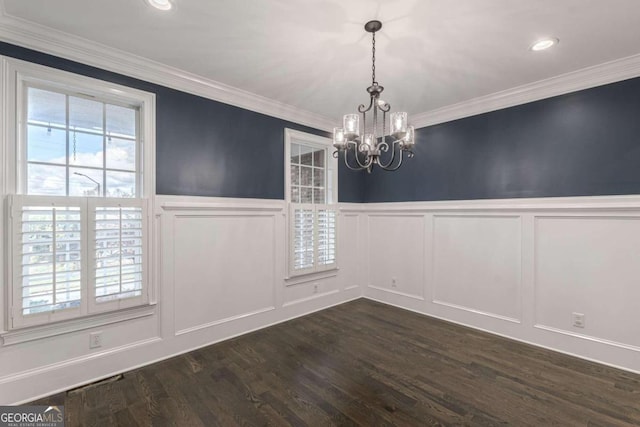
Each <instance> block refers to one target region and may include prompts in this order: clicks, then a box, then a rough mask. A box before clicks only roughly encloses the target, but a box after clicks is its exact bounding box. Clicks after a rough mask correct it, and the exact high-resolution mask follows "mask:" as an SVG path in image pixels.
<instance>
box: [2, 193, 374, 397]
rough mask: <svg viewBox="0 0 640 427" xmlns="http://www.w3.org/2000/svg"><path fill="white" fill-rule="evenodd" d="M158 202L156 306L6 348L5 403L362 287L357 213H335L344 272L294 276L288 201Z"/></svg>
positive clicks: (311, 307) (346, 296) (340, 298)
mask: <svg viewBox="0 0 640 427" xmlns="http://www.w3.org/2000/svg"><path fill="white" fill-rule="evenodd" d="M154 205H155V213H154V215H153V218H154V226H153V232H154V233H155V236H154V237H155V243H156V251H155V253H154V254H152V255H153V260H154V266H153V272H154V276H155V282H156V287H155V291H156V293H155V294H154V295H152V300H153V301H154V302H157V305H156V309H155V312H154V313H152V314H150V315H147V316H144V317H141V318H136V319H132V320H127V321H123V322H119V323H112V324H108V325H103V326H101V327H97V328H89V329H85V330H82V331H76V332H70V333H65V334H62V335H58V336H55V337H50V338H43V339H36V340H32V341H28V342H23V343H16V344H13V345H7V346H2V347H0V404H18V403H23V402H27V401H30V400H32V399H35V398H38V397H41V396H46V395H49V394H52V393H55V392H58V391H63V390H67V389H69V388H73V387H76V386H79V385H82V384H86V383H89V382H93V381H96V380H99V379H102V378H106V377H109V376H111V375H114V374H116V373H120V372H126V371H128V370H131V369H134V368H136V367H139V366H143V365H147V364H149V363H153V362H155V361H158V360H162V359H165V358H168V357H171V356H174V355H177V354H180V353H184V352H187V351H190V350H193V349H195V348H199V347H203V346H207V345H210V344H212V343H215V342H218V341H221V340H224V339H228V338H231V337H234V336H237V335H241V334H244V333H247V332H250V331H253V330H256V329H260V328H263V327H266V326H269V325H272V324H275V323H279V322H282V321H285V320H288V319H291V318H294V317H298V316H301V315H304V314H307V313H310V312H313V311H317V310H321V309H324V308H327V307H329V306H332V305H336V304H340V303H343V302H346V301H349V300H352V299H355V298H359V297H361V295H362V289H361V287H360V286H359V284H360V282H359V281H358V280H357V277H358V275H359V274H360V273H359V272H360V268H361V264H362V263H361V254H360V252H359V251H357V250H353V249H354V248H360V247H362V244H361V243H360V238H361V230H360V227H359V224H360V218H361V216H362V215H361V214H349V216H348V217H346V216H345V215H343V214H340V215H339V217H338V230H339V232H338V233H339V234H338V245H339V248H341V249H340V250H339V251H338V254H339V257H340V258H339V260H338V265H339V267H342V264H344V265H345V267H344V270H343V268H339V269H338V270H335V271H332V272H325V273H323V274H320V275H316V276H310V277H307V278H301V279H298V280H296V281H289V280H285V261H286V259H285V257H286V253H287V252H286V235H285V230H286V216H285V214H286V209H285V203H284V202H283V201H278V200H249V199H222V198H207V197H177V196H157V197H156V198H155V203H154ZM344 206H345V207H347V208H348V207H350V206H352V205H347V204H345V205H344ZM342 229H344V230H345V234H344V236H343V235H341V234H340V230H342ZM343 271H344V274H343ZM0 310H1V309H0ZM1 314H2V313H0V315H1ZM95 331H102V334H103V346H102V348H98V349H94V350H89V334H90V333H92V332H95Z"/></svg>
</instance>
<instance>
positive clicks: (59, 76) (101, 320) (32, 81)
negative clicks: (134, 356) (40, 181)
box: [0, 56, 157, 344]
mask: <svg viewBox="0 0 640 427" xmlns="http://www.w3.org/2000/svg"><path fill="white" fill-rule="evenodd" d="M0 83H1V84H0V97H1V102H2V105H3V110H4V113H3V114H0V116H1V117H0V137H1V138H2V141H1V142H2V144H1V147H0V165H2V167H3V169H4V172H3V173H2V175H0V190H1V191H2V193H0V194H1V195H2V196H3V198H4V199H6V201H5V204H9V203H10V202H9V200H10V199H11V196H13V195H16V196H21V197H28V198H30V199H32V200H37V199H36V198H43V199H48V200H53V199H58V200H60V202H58V201H56V202H55V203H59V204H61V205H62V204H64V200H65V199H66V200H69V201H71V200H74V199H81V200H84V202H83V203H86V206H87V207H86V209H85V213H86V219H85V218H84V217H83V221H84V222H83V225H85V227H86V228H85V229H83V234H82V240H83V242H90V241H92V240H91V239H92V236H94V233H93V231H92V230H90V229H89V228H90V225H91V224H92V221H91V216H90V214H89V211H90V209H89V207H90V206H96V205H97V206H108V205H113V204H118V203H120V204H122V205H123V206H125V205H132V204H133V205H142V206H144V209H143V212H144V214H143V223H144V225H143V227H144V229H143V236H144V239H143V240H144V241H143V257H144V267H143V269H144V272H143V283H144V284H143V295H144V298H142V299H137V297H135V298H133V299H137V300H136V301H135V303H134V302H133V301H131V302H124V300H122V301H123V303H120V304H111V303H106V305H105V306H103V307H106V306H107V305H110V306H111V307H110V308H109V309H108V310H103V309H101V310H97V309H92V308H91V306H92V305H93V306H94V307H95V305H96V303H95V301H93V300H90V298H91V295H92V293H95V290H92V289H90V288H92V287H93V286H91V283H92V282H93V271H92V269H91V268H87V269H86V271H84V270H83V275H82V279H81V280H82V291H81V292H82V301H81V305H82V306H83V307H84V313H82V314H79V315H70V316H63V315H62V313H63V312H64V311H65V310H62V311H60V312H59V314H60V316H55V317H56V318H55V319H54V318H51V319H50V320H49V321H47V322H44V323H42V322H40V323H39V324H38V325H31V322H18V324H17V325H15V324H14V322H13V319H15V315H16V313H15V311H16V307H14V292H16V287H17V286H16V284H15V283H14V271H13V270H14V268H15V262H14V258H15V257H17V256H19V255H18V254H17V253H16V252H15V249H14V242H13V240H14V237H13V235H12V232H13V230H12V227H13V225H14V224H13V222H14V221H15V219H13V218H10V217H9V218H2V216H3V215H2V212H0V219H2V220H3V221H2V222H1V226H2V227H4V230H5V231H7V233H4V234H5V235H6V236H7V237H6V239H5V241H4V242H0V243H3V245H1V246H3V247H6V248H7V249H8V250H7V251H5V252H4V254H3V253H2V251H1V249H0V255H3V256H2V258H1V261H3V264H4V266H5V267H6V269H5V272H4V275H3V274H1V273H2V271H0V277H3V278H6V279H7V281H6V283H7V292H6V293H5V292H3V293H2V294H4V295H5V296H6V299H4V300H3V298H2V296H0V304H2V311H5V316H3V319H0V336H1V337H2V338H4V341H5V344H6V343H7V342H11V343H18V342H24V341H29V340H32V339H39V338H43V337H47V336H53V335H58V334H60V333H66V332H72V331H75V330H81V329H86V327H87V326H86V325H88V324H91V326H99V325H103V324H108V323H114V322H119V321H123V320H127V319H133V318H137V317H142V316H147V315H150V314H153V313H154V312H155V305H156V304H157V301H156V300H155V295H156V290H155V280H154V276H155V271H156V266H155V265H152V262H153V261H154V260H155V257H154V254H153V249H154V236H153V233H154V227H153V226H152V224H151V220H150V218H151V217H152V212H153V206H154V199H155V116H156V107H155V100H156V96H155V94H154V93H150V92H145V91H142V90H139V89H135V88H131V87H127V86H123V85H119V84H115V83H110V82H107V81H103V80H99V79H95V78H92V77H87V76H82V75H79V74H74V73H70V72H67V71H62V70H59V69H56V68H51V67H46V66H43V65H38V64H34V63H31V62H26V61H22V60H18V59H14V58H9V57H4V56H0ZM27 86H29V87H36V88H43V89H45V90H47V89H48V90H54V91H60V92H62V93H65V94H67V95H72V96H76V95H78V96H81V97H85V98H86V97H89V99H91V98H92V97H95V98H97V99H98V100H99V101H101V102H106V103H111V104H114V105H123V104H124V105H127V106H135V107H136V108H137V109H138V112H137V132H138V133H139V135H137V140H138V143H137V145H136V171H135V173H136V181H137V183H136V187H137V194H136V197H135V198H121V199H119V198H114V197H105V196H100V197H73V196H38V195H26V194H25V193H26V185H27V181H26V177H27V174H26V169H27V157H26V144H27V140H26V126H27V120H26V111H27V103H28V99H27V97H26V93H27ZM94 199H95V200H94ZM29 204H31V203H29ZM7 211H8V209H7ZM5 212H6V211H5ZM9 214H10V213H9ZM82 250H83V256H84V257H86V258H84V259H83V262H86V263H89V262H90V259H93V256H94V255H93V254H92V248H87V247H83V248H82ZM87 265H88V264H87ZM0 268H1V267H0ZM92 303H93V304H92ZM98 305H102V303H101V304H98ZM115 305H117V307H116V306H115ZM19 314H20V315H22V312H21V310H20V313H19ZM54 314H58V313H54ZM28 316H29V317H31V316H32V315H28ZM22 317H23V319H24V316H22ZM18 325H19V326H18Z"/></svg>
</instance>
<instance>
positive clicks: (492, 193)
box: [364, 79, 640, 202]
mask: <svg viewBox="0 0 640 427" xmlns="http://www.w3.org/2000/svg"><path fill="white" fill-rule="evenodd" d="M416 141H417V144H416V150H415V151H416V156H415V157H414V158H413V159H410V160H407V161H406V162H405V163H404V164H403V166H402V168H401V169H400V170H399V171H397V172H393V173H384V172H380V171H375V172H374V173H372V174H371V175H370V176H367V178H366V186H365V197H364V201H365V202H400V201H419V200H464V199H489V198H496V199H500V198H518V197H555V196H586V195H615V194H638V193H640V79H632V80H626V81H623V82H619V83H614V84H610V85H606V86H601V87H597V88H593V89H588V90H584V91H580V92H575V93H571V94H568V95H562V96H558V97H554V98H550V99H546V100H542V101H537V102H533V103H530V104H525V105H521V106H517V107H512V108H507V109H504V110H499V111H494V112H490V113H486V114H482V115H478V116H474V117H469V118H465V119H460V120H456V121H452V122H448V123H443V124H440V125H436V126H431V127H427V128H422V129H419V130H418V131H417V137H416Z"/></svg>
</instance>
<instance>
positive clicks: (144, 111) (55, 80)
mask: <svg viewBox="0 0 640 427" xmlns="http://www.w3.org/2000/svg"><path fill="white" fill-rule="evenodd" d="M4 62H5V66H4V67H3V68H5V70H4V74H5V76H4V79H3V80H4V84H5V87H6V88H7V93H6V95H7V98H8V106H12V105H15V109H14V108H9V111H7V114H6V117H5V123H6V125H7V131H8V132H7V134H8V135H7V136H8V138H7V140H6V141H5V145H6V149H7V157H6V160H5V163H6V166H8V167H10V170H8V171H7V172H8V177H7V178H8V182H7V184H8V185H7V188H6V190H7V192H6V194H24V193H25V186H26V182H25V180H24V177H26V171H24V172H23V169H25V166H26V162H27V159H26V135H24V130H25V129H26V117H24V116H25V113H26V108H27V106H26V103H25V96H24V94H25V93H26V86H35V87H42V88H50V89H57V90H60V91H62V92H64V93H66V94H71V95H73V94H77V95H79V96H81V97H87V96H89V97H92V96H94V97H97V98H99V99H100V100H102V101H108V102H112V103H113V104H116V105H122V104H123V103H125V104H128V105H135V106H137V107H138V108H139V124H138V126H139V131H140V144H139V146H138V147H136V150H137V151H136V154H137V155H138V156H137V158H136V163H137V165H136V167H139V169H140V170H136V173H137V174H138V177H139V178H140V179H141V181H142V184H141V185H140V186H139V189H140V191H141V193H140V195H139V197H140V198H150V197H152V196H153V195H155V114H156V113H155V98H156V96H155V94H153V93H150V92H144V91H141V90H138V89H134V88H130V87H126V86H121V85H117V84H114V83H109V82H106V81H103V80H98V79H94V78H92V77H86V76H82V75H78V74H73V73H69V72H67V71H62V70H58V69H55V68H50V67H45V66H43V65H38V64H33V63H31V62H26V61H21V60H18V59H13V58H5V60H4ZM12 123H15V124H16V126H11V124H12ZM12 128H13V129H12ZM11 140H13V141H17V144H11ZM12 145H13V147H12ZM10 159H15V162H11V161H10Z"/></svg>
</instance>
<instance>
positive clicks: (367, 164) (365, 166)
mask: <svg viewBox="0 0 640 427" xmlns="http://www.w3.org/2000/svg"><path fill="white" fill-rule="evenodd" d="M353 144H354V145H355V147H354V150H353V155H354V157H355V158H356V163H357V165H356V166H351V165H350V164H349V162H348V160H347V153H348V149H347V150H345V151H344V164H345V166H347V167H348V168H349V169H351V170H354V171H361V170H363V169H368V168H369V167H371V164H372V163H373V162H372V161H371V156H368V157H367V158H368V160H367V162H365V164H362V163H361V162H360V159H359V158H358V146H357V144H355V143H353Z"/></svg>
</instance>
